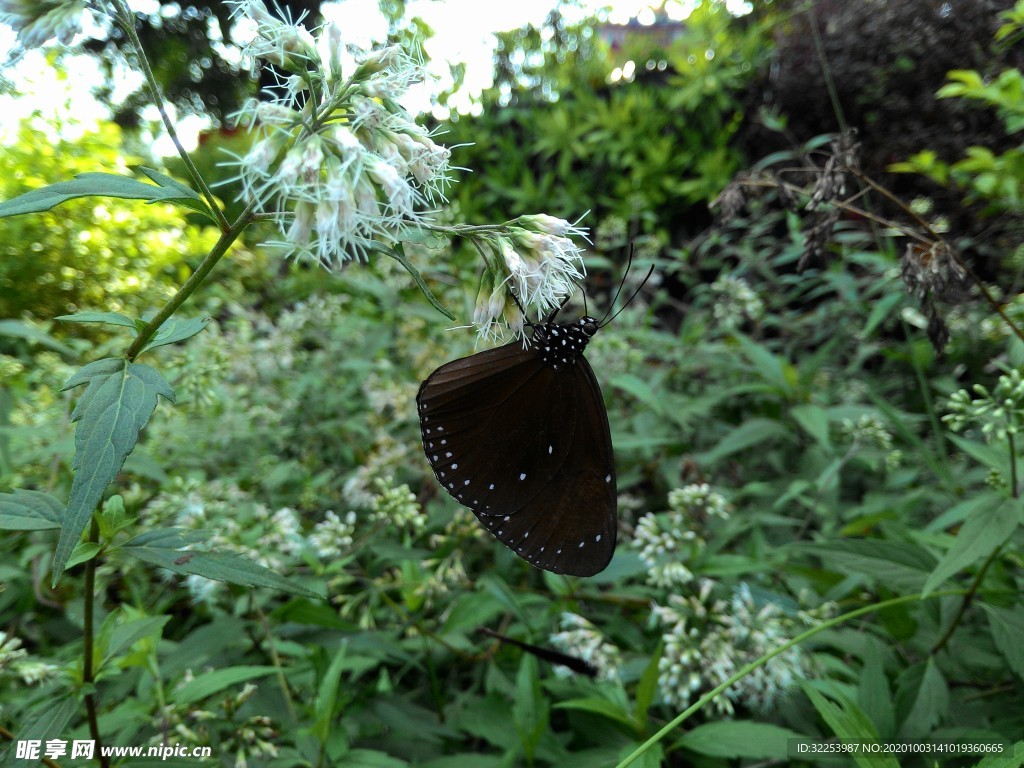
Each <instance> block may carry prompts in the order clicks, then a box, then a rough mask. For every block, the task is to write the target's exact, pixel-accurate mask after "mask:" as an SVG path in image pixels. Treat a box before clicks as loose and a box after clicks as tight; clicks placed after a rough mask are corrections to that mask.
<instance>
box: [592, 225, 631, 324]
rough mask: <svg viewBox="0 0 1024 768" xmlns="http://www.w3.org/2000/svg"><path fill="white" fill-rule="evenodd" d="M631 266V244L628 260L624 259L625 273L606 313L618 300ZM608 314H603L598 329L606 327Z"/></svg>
mask: <svg viewBox="0 0 1024 768" xmlns="http://www.w3.org/2000/svg"><path fill="white" fill-rule="evenodd" d="M632 266H633V243H630V244H629V258H628V259H626V271H625V272H623V273H622V279H621V280H620V281H619V287H618V288H616V289H615V295H614V296H612V300H611V302H610V303H609V304H608V312H611V311H612V307H614V306H615V302H616V301H618V300H619V294H620V293H622V286H623V285H625V284H626V275H628V274H629V269H630V267H632ZM608 312H605V313H604V317H602V318H601V321H600V322H599V323H598V326H599V327H600V326H604V325H607V323H605V319H607V317H608ZM608 322H609V323H610V322H611V320H609V321H608Z"/></svg>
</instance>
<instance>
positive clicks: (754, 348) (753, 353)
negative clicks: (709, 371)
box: [735, 333, 793, 395]
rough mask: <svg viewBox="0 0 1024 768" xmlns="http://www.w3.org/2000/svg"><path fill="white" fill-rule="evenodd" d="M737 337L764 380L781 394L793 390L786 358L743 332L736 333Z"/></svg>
mask: <svg viewBox="0 0 1024 768" xmlns="http://www.w3.org/2000/svg"><path fill="white" fill-rule="evenodd" d="M735 339H736V341H737V342H739V345H740V347H741V348H742V349H743V353H744V354H745V355H746V356H747V358H748V359H749V360H750V362H752V363H753V364H754V367H755V368H756V369H757V372H758V373H759V374H760V375H761V378H762V379H764V381H766V382H768V383H770V384H771V385H772V386H773V387H774V388H775V389H776V390H777V391H778V392H779V393H780V394H787V395H788V394H789V393H790V392H791V391H792V389H793V387H792V385H791V384H790V380H789V377H788V376H787V367H788V363H787V362H786V361H785V359H783V358H781V357H779V356H777V355H775V354H773V353H772V352H771V351H770V350H769V349H768V348H767V347H764V346H762V345H761V344H758V343H757V342H755V341H753V340H751V339H749V338H747V337H746V336H744V335H743V334H740V333H737V334H735Z"/></svg>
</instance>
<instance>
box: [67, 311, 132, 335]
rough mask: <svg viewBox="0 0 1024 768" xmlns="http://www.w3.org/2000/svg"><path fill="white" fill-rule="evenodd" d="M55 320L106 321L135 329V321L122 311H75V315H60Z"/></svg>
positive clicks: (105, 322)
mask: <svg viewBox="0 0 1024 768" xmlns="http://www.w3.org/2000/svg"><path fill="white" fill-rule="evenodd" d="M54 320H60V321H61V322H64V323H104V324H106V325H118V326H121V327H123V328H131V329H132V331H133V332H134V331H135V321H134V320H132V319H131V318H130V317H128V316H127V315H122V314H121V313H120V312H75V314H73V315H59V316H57V317H55V318H54ZM132 335H133V336H134V335H135V334H134V333H133V334H132Z"/></svg>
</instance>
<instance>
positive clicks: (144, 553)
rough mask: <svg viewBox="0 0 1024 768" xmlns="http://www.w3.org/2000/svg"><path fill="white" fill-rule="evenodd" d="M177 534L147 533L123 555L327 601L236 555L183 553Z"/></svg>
mask: <svg viewBox="0 0 1024 768" xmlns="http://www.w3.org/2000/svg"><path fill="white" fill-rule="evenodd" d="M175 533H177V532H175V531H174V530H173V529H163V530H159V531H154V532H149V533H144V534H142V535H140V536H136V537H135V538H134V539H132V540H131V541H129V542H127V543H126V544H124V545H123V546H122V547H121V548H120V550H119V551H121V552H123V553H125V554H126V555H131V556H132V557H135V558H137V559H139V560H142V561H143V562H146V563H150V564H151V565H157V566H160V567H161V568H166V569H167V570H169V571H174V572H175V573H180V574H182V575H185V576H190V575H194V576H203V577H204V578H207V579H212V580H213V581H225V582H227V583H229V584H241V585H242V586H246V587H267V588H268V589H278V590H281V591H282V592H290V593H292V594H296V595H303V596H305V597H319V598H323V595H322V594H319V593H317V592H315V591H313V590H312V589H309V588H308V587H305V586H303V585H302V584H299V583H298V582H295V581H292V580H291V579H286V578H285V577H284V576H280V575H279V574H277V573H275V572H274V571H272V570H270V569H269V568H265V567H264V566H262V565H260V564H259V563H257V562H255V561H254V560H250V559H249V558H247V557H243V556H242V555H238V554H235V553H234V552H204V551H202V550H197V549H182V548H181V547H182V546H184V544H183V543H182V539H180V538H178V537H177V536H176V535H172V534H175Z"/></svg>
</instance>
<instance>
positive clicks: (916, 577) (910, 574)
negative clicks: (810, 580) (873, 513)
mask: <svg viewBox="0 0 1024 768" xmlns="http://www.w3.org/2000/svg"><path fill="white" fill-rule="evenodd" d="M791 546H792V547H793V549H797V550H801V551H807V552H811V553H813V554H816V555H817V556H818V557H820V558H821V560H822V562H823V563H824V565H825V567H826V568H827V569H828V570H831V571H838V572H840V573H854V574H858V575H862V576H866V577H868V578H869V579H871V580H872V581H873V582H875V583H880V584H884V585H885V586H887V587H889V588H891V589H897V590H901V591H915V590H919V589H921V587H922V586H924V583H925V580H926V579H927V578H928V575H929V573H931V571H932V570H933V569H934V568H935V558H934V557H932V555H931V554H929V553H928V552H927V551H925V550H924V549H921V548H920V547H916V546H914V545H913V544H908V543H906V542H895V541H882V540H881V539H840V540H838V541H830V542H820V543H813V544H812V543H800V544H793V545H791Z"/></svg>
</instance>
